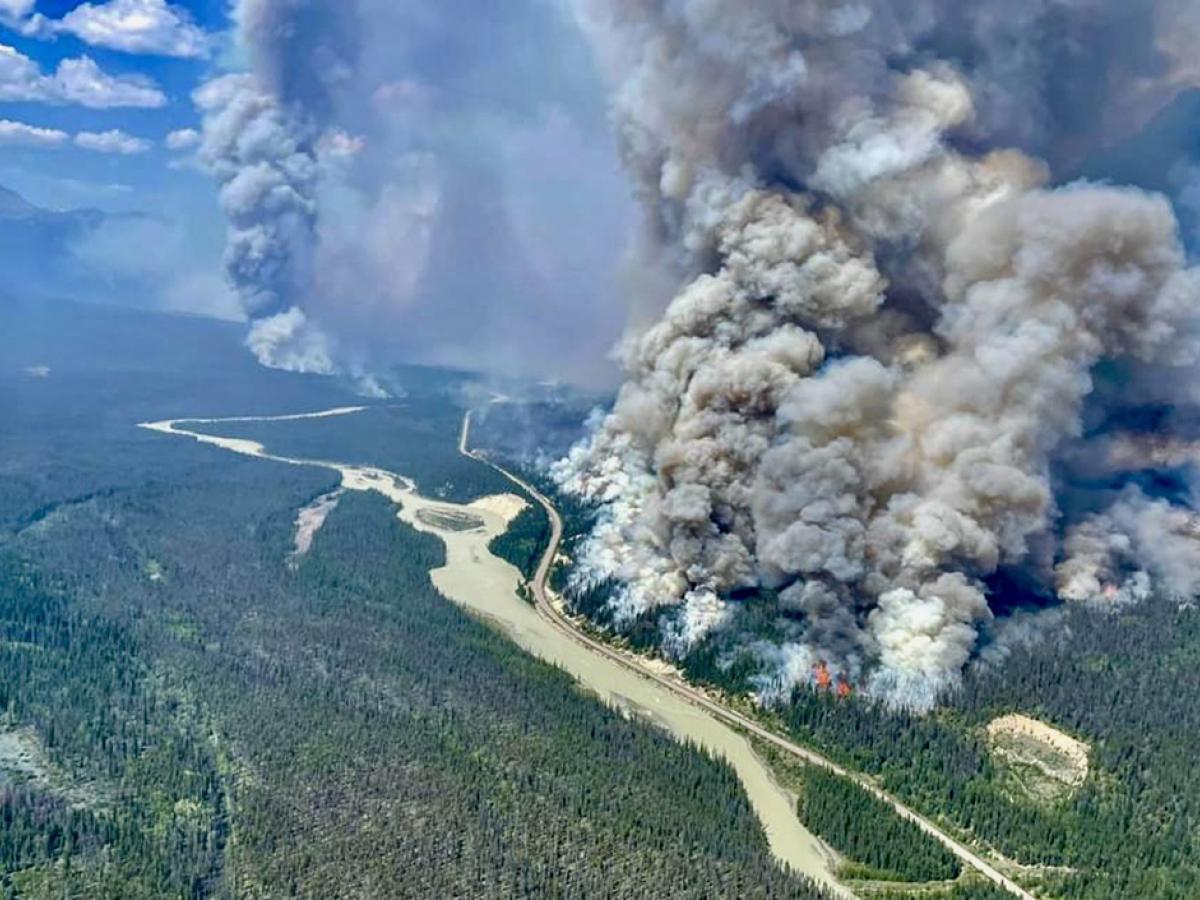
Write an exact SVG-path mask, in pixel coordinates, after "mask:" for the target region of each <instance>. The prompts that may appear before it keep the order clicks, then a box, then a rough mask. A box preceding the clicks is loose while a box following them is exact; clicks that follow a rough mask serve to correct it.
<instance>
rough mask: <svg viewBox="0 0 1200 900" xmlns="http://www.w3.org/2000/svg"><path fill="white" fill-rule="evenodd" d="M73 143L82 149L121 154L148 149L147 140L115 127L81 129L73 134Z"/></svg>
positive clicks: (130, 153)
mask: <svg viewBox="0 0 1200 900" xmlns="http://www.w3.org/2000/svg"><path fill="white" fill-rule="evenodd" d="M75 145H76V146H77V147H82V148H83V149H84V150H95V151H96V152H98V153H119V154H121V155H122V156H132V155H133V154H135V153H145V152H146V151H147V150H149V149H150V142H149V141H144V140H142V139H141V138H137V137H134V136H133V135H130V134H126V133H125V132H123V131H118V130H117V129H115V128H114V129H112V130H110V131H81V132H79V134H77V135H75Z"/></svg>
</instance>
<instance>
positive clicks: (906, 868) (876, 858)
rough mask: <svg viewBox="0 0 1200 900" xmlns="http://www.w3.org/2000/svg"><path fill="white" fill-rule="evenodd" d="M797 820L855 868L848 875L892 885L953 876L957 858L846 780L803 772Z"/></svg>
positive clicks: (814, 771)
mask: <svg viewBox="0 0 1200 900" xmlns="http://www.w3.org/2000/svg"><path fill="white" fill-rule="evenodd" d="M798 809H799V813H800V818H801V820H803V822H804V824H805V825H807V826H808V827H809V828H810V829H811V830H812V831H814V832H815V833H816V834H819V835H820V836H821V837H822V838H824V839H825V840H826V841H828V842H829V844H830V845H831V846H832V847H833V848H834V849H835V850H837V851H838V852H839V853H842V854H843V855H845V856H847V857H849V858H850V859H851V860H853V861H854V862H855V863H857V864H858V865H857V866H854V867H853V871H851V872H846V873H845V874H846V875H847V876H848V877H852V878H862V879H878V880H890V881H943V880H947V879H951V878H957V877H958V874H959V871H960V866H959V863H958V860H957V859H955V857H954V856H953V855H951V853H950V852H949V851H948V850H946V848H944V847H943V846H942V845H941V844H938V843H937V842H936V841H934V840H933V839H932V838H930V837H929V836H928V835H927V834H925V832H923V831H922V830H921V829H920V828H918V827H917V826H916V825H914V824H913V823H912V822H909V821H907V820H905V819H901V818H900V817H899V816H898V815H896V813H895V811H894V810H893V809H892V808H891V806H889V805H888V804H886V803H884V802H883V801H881V800H879V799H877V798H876V797H874V796H873V795H871V794H869V793H867V792H866V791H865V790H863V789H862V788H861V787H859V786H858V785H856V784H855V783H854V782H853V781H850V780H849V779H846V778H842V777H841V776H839V775H835V774H833V773H832V772H829V771H827V770H825V769H821V768H818V767H816V766H810V767H808V768H807V769H805V773H804V786H803V789H802V790H801V793H800V801H799V804H798Z"/></svg>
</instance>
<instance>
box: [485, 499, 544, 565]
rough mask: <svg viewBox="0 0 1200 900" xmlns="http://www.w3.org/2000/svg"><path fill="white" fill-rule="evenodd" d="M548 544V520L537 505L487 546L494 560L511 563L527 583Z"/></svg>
mask: <svg viewBox="0 0 1200 900" xmlns="http://www.w3.org/2000/svg"><path fill="white" fill-rule="evenodd" d="M549 541H550V519H549V517H548V516H547V515H546V510H545V509H543V508H542V505H541V504H540V503H532V502H531V504H530V505H529V506H527V507H525V509H523V510H522V511H521V513H520V514H519V515H518V516H517V517H516V518H515V519H513V520H512V522H510V523H509V526H508V530H507V531H505V532H504V533H503V534H500V535H497V536H496V537H494V538H492V540H491V543H489V544H488V550H490V551H491V552H492V553H493V554H494V555H495V556H498V557H500V558H501V559H503V560H506V561H508V562H510V563H512V564H513V565H514V566H516V567H517V569H518V570H519V571H520V572H521V574H522V575H523V576H524V577H525V580H526V581H528V580H530V579H532V578H533V576H534V574H535V573H536V572H537V567H538V563H540V562H541V561H542V554H543V553H545V552H546V545H547V544H548V543H549Z"/></svg>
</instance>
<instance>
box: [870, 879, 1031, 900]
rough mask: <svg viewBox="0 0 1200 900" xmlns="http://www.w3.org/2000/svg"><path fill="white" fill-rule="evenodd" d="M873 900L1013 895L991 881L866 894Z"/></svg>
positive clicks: (998, 899) (980, 899)
mask: <svg viewBox="0 0 1200 900" xmlns="http://www.w3.org/2000/svg"><path fill="white" fill-rule="evenodd" d="M864 897H870V898H871V900H1012V894H1010V893H1009V892H1008V891H1006V890H1004V889H1003V888H999V887H996V886H995V885H994V884H992V883H991V882H990V881H982V880H976V881H972V882H969V883H962V884H955V885H953V886H951V887H945V888H940V887H934V888H929V887H921V888H918V889H916V890H911V891H906V890H882V891H872V892H871V893H870V894H864Z"/></svg>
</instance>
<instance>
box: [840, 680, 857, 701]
mask: <svg viewBox="0 0 1200 900" xmlns="http://www.w3.org/2000/svg"><path fill="white" fill-rule="evenodd" d="M853 693H854V688H852V687H851V686H850V682H848V681H847V680H846V679H845V678H839V679H838V683H837V695H838V699H839V700H845V699H846V698H847V697H849V696H850V695H851V694H853Z"/></svg>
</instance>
